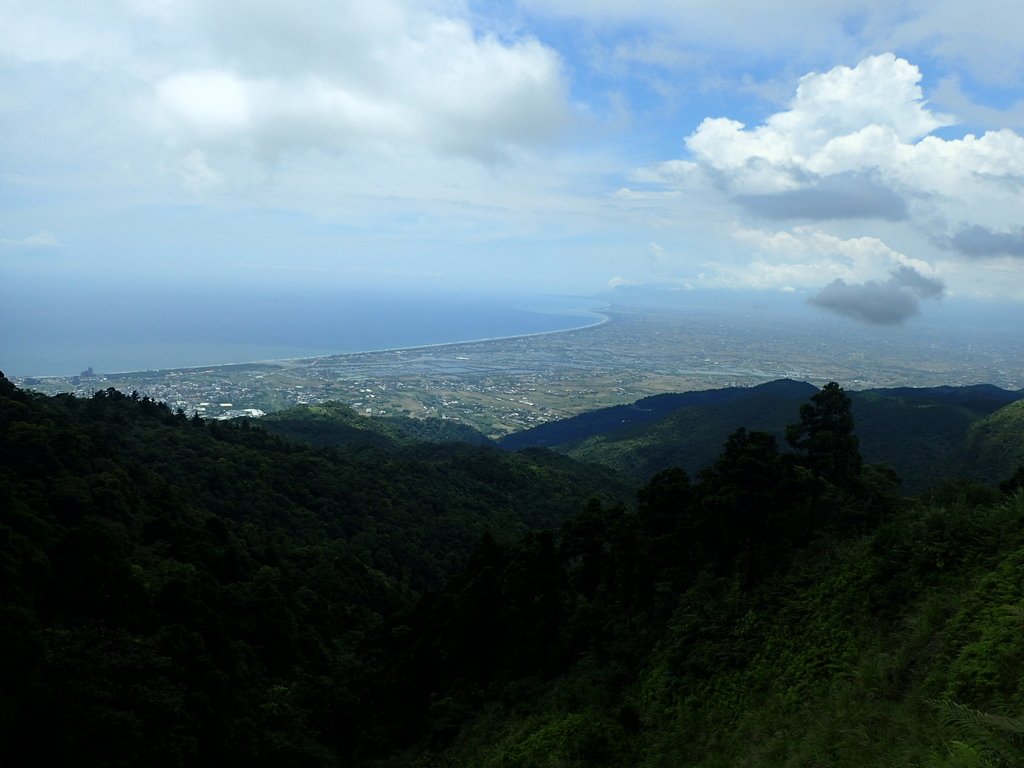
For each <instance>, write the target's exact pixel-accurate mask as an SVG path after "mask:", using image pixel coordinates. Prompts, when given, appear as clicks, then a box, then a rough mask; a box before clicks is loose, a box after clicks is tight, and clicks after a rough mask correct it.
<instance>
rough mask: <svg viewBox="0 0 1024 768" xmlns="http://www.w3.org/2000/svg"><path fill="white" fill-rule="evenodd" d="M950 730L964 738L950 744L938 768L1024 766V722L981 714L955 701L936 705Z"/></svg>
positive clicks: (1013, 767) (1011, 767) (944, 723)
mask: <svg viewBox="0 0 1024 768" xmlns="http://www.w3.org/2000/svg"><path fill="white" fill-rule="evenodd" d="M935 705H936V708H937V709H938V710H939V718H940V720H941V722H942V724H943V726H945V727H946V728H948V729H949V730H951V731H955V732H957V733H959V734H960V735H962V736H963V739H962V740H956V741H952V742H950V743H948V744H947V745H946V748H947V751H948V755H947V756H946V759H945V760H944V761H943V762H939V763H937V764H936V765H937V766H950V768H952V767H953V766H957V768H960V767H961V766H962V767H963V768H974V766H977V767H978V768H985V767H987V766H999V767H1000V768H1001V767H1002V766H1007V767H1008V768H1017V767H1019V766H1022V765H1024V722H1021V721H1020V720H1017V719H1016V718H1012V717H1006V716H1004V715H994V714H991V713H989V712H979V711H978V710H976V709H972V708H971V707H968V706H966V705H964V704H958V703H957V702H955V701H938V702H935Z"/></svg>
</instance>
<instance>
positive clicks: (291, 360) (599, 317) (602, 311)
mask: <svg viewBox="0 0 1024 768" xmlns="http://www.w3.org/2000/svg"><path fill="white" fill-rule="evenodd" d="M608 309H609V305H608V304H607V303H605V304H603V305H602V306H601V307H599V308H592V309H586V310H580V311H579V312H580V315H581V319H584V318H585V317H586V316H593V318H594V319H593V322H588V323H586V324H584V325H575V326H572V327H569V328H555V329H552V330H548V331H532V332H529V333H513V334H509V335H506V336H486V337H481V338H476V339H459V340H455V341H441V342H436V343H432V344H413V345H409V346H395V347H380V348H377V349H363V350H356V351H351V352H328V353H325V354H320V355H302V356H299V357H274V358H263V359H257V360H244V361H238V362H234V363H211V364H197V365H185V366H171V367H167V368H140V369H133V370H122V371H109V372H107V371H100V372H97V373H96V374H95V379H96V380H97V381H100V380H104V379H108V378H110V377H130V376H139V375H154V374H170V373H177V372H195V371H200V370H201V371H215V370H219V369H237V368H243V367H247V366H277V367H279V368H281V369H285V370H293V369H295V368H303V367H312V366H313V365H315V364H316V363H318V362H321V361H325V360H333V359H340V358H351V357H357V356H361V355H377V354H385V353H397V352H415V351H419V350H428V349H443V348H446V347H457V346H462V345H466V344H482V343H486V342H492V341H513V340H515V339H528V338H533V337H539V336H549V335H552V334H556V333H570V332H574V331H582V330H586V329H587V328H596V327H598V326H601V325H604V324H605V323H607V322H609V321H611V319H612V318H611V316H610V315H609V314H607V311H608ZM540 314H550V315H552V316H554V315H557V314H558V313H540ZM565 315H569V313H563V316H565ZM76 377H77V376H76V375H74V374H69V375H59V374H57V375H45V376H33V375H27V376H11V377H10V378H11V380H12V381H14V382H16V383H17V382H25V381H27V380H33V381H39V382H46V381H61V380H68V379H73V378H76ZM19 386H20V384H19Z"/></svg>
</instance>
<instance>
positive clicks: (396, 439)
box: [260, 402, 492, 448]
mask: <svg viewBox="0 0 1024 768" xmlns="http://www.w3.org/2000/svg"><path fill="white" fill-rule="evenodd" d="M260 426H262V427H263V428H264V429H266V430H267V431H269V432H273V433H274V434H275V435H280V436H281V437H284V438H286V439H289V440H298V441H300V442H304V443H309V444H310V445H313V446H316V447H318V448H322V447H326V446H333V447H337V446H344V445H356V446H377V447H395V446H400V445H413V444H416V443H422V442H431V443H453V442H462V443H469V444H471V445H490V444H491V442H492V441H491V440H489V439H488V438H487V437H485V436H484V435H482V434H481V433H480V432H478V431H477V430H475V429H473V428H472V427H470V426H468V425H466V424H462V423H460V422H457V421H452V420H447V419H439V418H434V417H431V418H426V419H413V418H407V417H396V416H374V417H368V416H363V415H360V414H358V413H356V412H355V411H354V410H352V408H350V407H349V406H347V405H345V404H344V403H337V402H328V403H321V404H319V405H299V406H294V407H292V408H287V409H285V410H283V411H277V412H275V413H271V414H269V415H267V416H264V417H263V418H262V419H260Z"/></svg>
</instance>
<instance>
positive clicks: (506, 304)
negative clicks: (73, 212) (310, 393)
mask: <svg viewBox="0 0 1024 768" xmlns="http://www.w3.org/2000/svg"><path fill="white" fill-rule="evenodd" d="M597 303H599V302H596V301H595V300H594V299H586V298H580V297H543V298H541V299H536V298H532V299H523V298H520V297H489V298H487V299H478V298H465V297H453V296H439V297H428V296H415V295H389V294H385V293H365V292H364V293H359V292H337V293H327V292H323V293H310V292H284V293H253V292H250V293H244V294H243V293H234V294H216V293H211V292H203V291H195V292H192V293H187V294H182V293H178V294H175V295H165V294H160V293H154V292H149V293H145V294H139V293H134V292H128V293H118V292H115V291H110V292H100V293H96V294H94V295H91V296H89V297H88V298H87V299H83V298H82V297H81V296H78V297H76V299H75V300H74V301H67V302H61V301H56V302H51V301H48V302H45V303H44V302H41V301H40V300H39V299H38V297H37V298H36V299H35V300H31V301H30V300H23V301H20V302H13V306H12V303H8V304H7V306H6V307H5V309H4V311H3V314H4V316H5V317H4V318H3V321H4V325H5V326H6V330H5V332H4V334H3V335H2V337H0V371H3V372H4V374H5V375H7V376H11V377H28V376H31V377H38V376H70V375H75V374H78V373H80V372H81V371H84V370H85V369H87V368H90V367H91V368H92V369H93V370H94V371H95V372H96V373H119V372H124V371H141V370H150V369H167V368H187V367H193V366H210V365H226V364H231V363H244V362H256V361H262V360H282V359H289V358H301V357H313V356H319V355H327V354H343V353H352V352H367V351H374V350H381V349H400V348H406V347H418V346H425V345H432V344H446V343H453V342H459V341H475V340H479V339H492V338H504V337H509V336H520V335H526V334H536V333H547V332H553V331H562V330H569V329H572V328H580V327H583V326H587V325H592V324H594V323H597V322H600V320H601V319H602V318H601V316H600V315H598V314H596V313H594V312H593V311H590V308H591V307H593V306H594V305H595V304H597Z"/></svg>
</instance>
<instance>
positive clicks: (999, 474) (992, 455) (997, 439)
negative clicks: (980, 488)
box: [961, 401, 1024, 483]
mask: <svg viewBox="0 0 1024 768" xmlns="http://www.w3.org/2000/svg"><path fill="white" fill-rule="evenodd" d="M961 461H962V463H963V466H964V467H965V468H966V470H967V471H969V472H971V474H973V475H975V476H977V477H978V478H980V479H981V480H983V481H985V482H989V483H995V482H999V481H1000V480H1004V479H1006V478H1007V477H1009V476H1010V474H1011V473H1012V472H1013V471H1014V469H1015V468H1016V467H1019V466H1021V465H1024V401H1018V402H1016V403H1011V404H1010V405H1007V406H1005V407H1003V408H1000V409H999V410H998V411H996V412H995V413H993V414H992V415H991V416H988V417H986V418H984V419H979V420H978V421H976V422H975V423H973V424H972V425H971V428H970V432H969V433H968V435H967V441H966V445H965V447H964V450H963V452H962V456H961Z"/></svg>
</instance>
